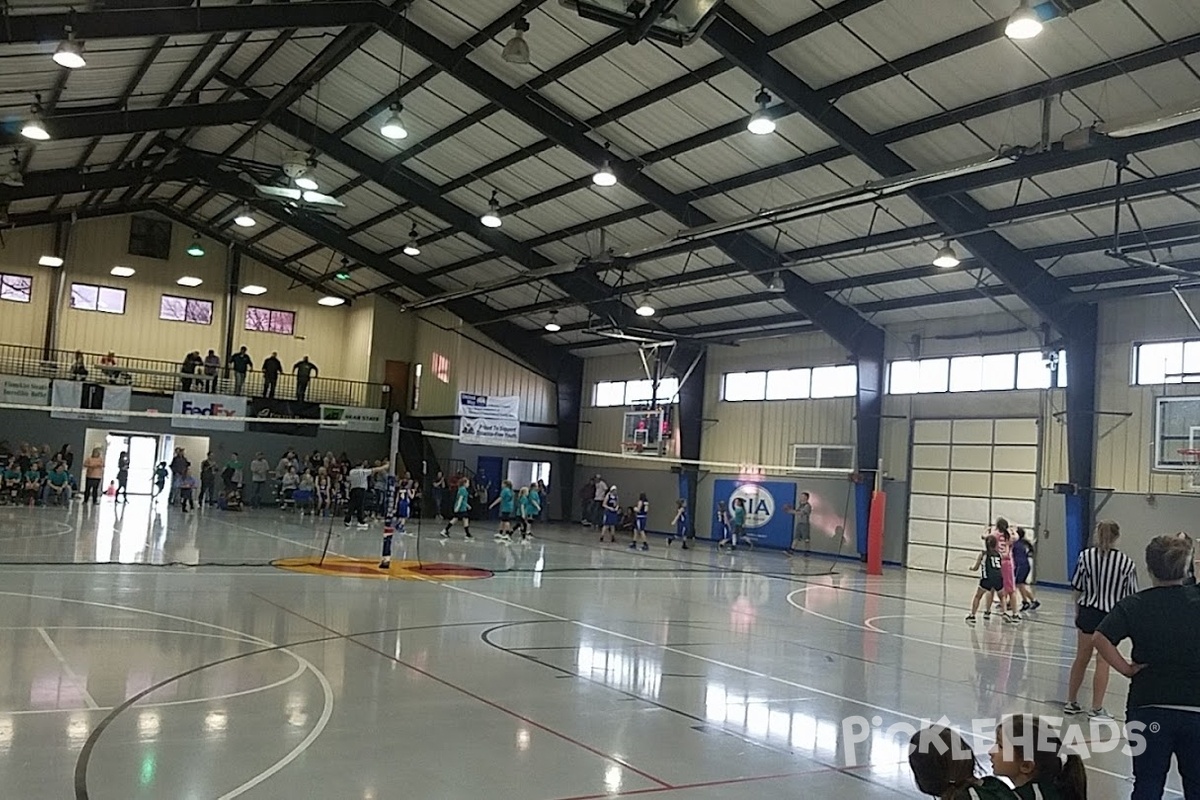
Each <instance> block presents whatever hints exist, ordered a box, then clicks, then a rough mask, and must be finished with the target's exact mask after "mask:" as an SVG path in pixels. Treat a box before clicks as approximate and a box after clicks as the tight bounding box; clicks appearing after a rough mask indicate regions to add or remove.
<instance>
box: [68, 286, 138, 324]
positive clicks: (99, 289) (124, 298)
mask: <svg viewBox="0 0 1200 800" xmlns="http://www.w3.org/2000/svg"><path fill="white" fill-rule="evenodd" d="M79 288H86V289H95V291H96V295H95V297H94V298H93V301H92V303H91V306H90V307H89V306H87V305H76V304H75V293H76V290H77V289H79ZM105 292H114V293H116V294H119V295H120V297H121V310H120V311H113V310H112V309H109V308H102V307H101V305H100V297H101V295H102V294H103V293H105ZM128 302H129V292H128V291H127V290H125V289H120V288H117V287H116V286H104V285H102V284H99V283H78V282H72V283H71V296H70V300H69V302H68V307H69V308H70V309H71V310H72V311H94V312H96V313H99V314H115V315H116V316H124V314H125V307H126V305H127V304H128Z"/></svg>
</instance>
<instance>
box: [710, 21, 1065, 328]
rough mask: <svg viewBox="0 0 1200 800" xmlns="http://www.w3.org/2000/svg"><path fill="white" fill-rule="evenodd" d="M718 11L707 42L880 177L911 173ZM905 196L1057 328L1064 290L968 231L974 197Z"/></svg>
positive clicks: (744, 26) (1002, 244) (748, 30)
mask: <svg viewBox="0 0 1200 800" xmlns="http://www.w3.org/2000/svg"><path fill="white" fill-rule="evenodd" d="M720 13H721V16H720V17H719V18H718V19H717V20H715V21H714V22H713V24H711V25H710V26H709V27H708V28H707V29H706V30H705V32H704V40H705V41H706V42H708V43H709V44H710V45H712V46H713V47H715V48H716V49H717V50H718V51H719V52H720V53H722V54H723V55H724V56H725V57H726V58H728V59H729V60H731V61H733V62H734V63H735V64H737V65H738V66H739V67H740V68H741V69H742V70H744V71H745V72H746V73H747V74H749V75H750V76H751V77H753V78H755V79H756V80H758V81H760V82H761V83H762V84H763V85H764V86H765V87H767V89H768V90H769V91H771V92H773V93H774V94H775V95H776V96H777V97H779V98H780V99H782V100H783V101H785V102H787V103H788V104H790V105H792V106H793V107H794V108H797V109H799V110H800V111H801V113H802V114H804V116H805V117H806V118H807V119H808V120H809V121H810V122H812V123H813V124H814V125H816V126H817V127H818V128H820V129H821V130H822V131H824V132H825V133H826V134H827V135H828V136H830V137H832V138H833V139H834V141H836V142H838V143H840V144H842V145H843V146H844V147H846V148H847V149H848V150H849V151H850V152H851V153H853V154H854V155H855V156H857V157H858V158H859V159H861V160H862V161H863V162H864V163H865V164H867V165H868V166H869V167H871V168H872V169H873V170H875V171H876V172H878V173H880V174H881V175H883V176H885V177H896V176H900V175H904V174H906V173H910V172H913V171H914V169H913V166H912V165H911V164H909V163H908V162H907V161H905V160H904V159H903V158H901V157H900V156H898V155H896V154H895V153H894V152H892V151H891V150H889V149H888V148H887V147H886V146H885V145H883V144H880V143H879V142H878V141H876V140H875V139H874V138H873V137H872V136H871V135H870V134H869V133H867V131H866V130H864V129H863V128H862V127H861V126H859V125H858V124H857V123H856V122H854V121H853V120H852V119H850V117H848V116H847V115H846V114H844V113H843V112H842V111H840V110H839V109H837V108H836V107H834V106H831V105H829V104H828V103H826V102H825V101H823V100H822V99H821V98H820V96H819V94H818V93H817V92H815V91H814V90H813V88H812V87H811V86H809V85H808V84H807V83H805V82H804V81H802V80H801V79H800V78H799V77H797V76H796V75H795V74H794V73H792V72H791V71H790V70H789V69H788V68H787V67H785V66H783V65H782V64H780V63H779V62H778V61H776V60H775V59H774V58H772V57H771V56H770V54H768V53H765V52H763V51H762V49H761V42H762V40H763V39H764V38H765V36H764V34H762V33H761V32H760V31H759V30H758V29H757V28H756V27H755V26H754V25H753V24H751V23H750V21H749V20H747V19H746V18H745V17H743V16H741V15H740V14H738V13H737V12H736V11H734V10H733V9H732V8H730V7H728V6H725V7H723V8H722V10H721V12H720ZM910 194H911V196H912V197H913V198H914V199H915V200H916V201H917V202H918V205H920V206H921V208H922V209H923V210H924V211H925V212H926V213H928V214H929V215H930V216H931V217H932V218H933V219H934V221H936V222H937V223H938V224H940V225H941V226H942V227H943V228H944V230H945V232H946V235H947V236H948V237H956V238H958V239H959V240H960V241H961V243H962V244H963V245H964V246H965V247H966V248H967V249H969V250H970V251H971V252H972V253H973V254H975V255H976V256H978V257H979V258H980V259H982V260H983V261H984V262H985V263H986V264H987V265H988V267H989V269H990V270H991V271H992V272H993V273H994V274H995V275H997V276H998V277H1000V278H1001V280H1003V281H1004V282H1005V283H1006V284H1008V285H1009V287H1011V288H1012V289H1013V291H1015V292H1016V293H1017V295H1018V296H1019V297H1020V298H1021V300H1022V301H1023V302H1024V303H1025V304H1026V305H1028V306H1029V307H1030V308H1031V309H1033V310H1034V311H1035V312H1036V313H1037V314H1038V316H1039V317H1041V318H1042V319H1043V320H1044V321H1046V322H1047V323H1049V324H1051V325H1054V326H1056V328H1060V329H1061V326H1062V325H1063V324H1064V322H1065V321H1066V317H1067V316H1069V315H1064V314H1063V313H1062V309H1061V308H1060V306H1061V304H1062V302H1063V301H1064V300H1065V299H1066V297H1067V294H1068V293H1069V290H1068V289H1067V288H1066V287H1064V286H1062V285H1061V284H1059V283H1058V282H1057V281H1056V280H1055V279H1054V278H1053V277H1052V276H1051V275H1049V274H1048V273H1047V272H1046V271H1045V270H1044V269H1042V267H1041V266H1039V265H1038V264H1037V263H1036V262H1034V261H1033V260H1032V259H1028V258H1026V257H1025V256H1024V255H1023V254H1022V253H1021V251H1020V250H1018V249H1017V248H1016V247H1014V246H1013V245H1012V244H1011V243H1009V242H1008V241H1007V240H1005V239H1004V238H1003V237H1001V236H1000V235H999V234H996V233H992V232H985V233H972V234H968V233H967V232H968V231H973V230H976V229H977V228H979V221H978V219H977V218H976V212H977V211H978V210H980V208H979V206H978V204H977V203H975V201H974V200H972V199H971V198H969V197H965V196H953V197H945V198H926V196H925V194H924V190H923V189H917V190H915V191H913V192H911V193H910Z"/></svg>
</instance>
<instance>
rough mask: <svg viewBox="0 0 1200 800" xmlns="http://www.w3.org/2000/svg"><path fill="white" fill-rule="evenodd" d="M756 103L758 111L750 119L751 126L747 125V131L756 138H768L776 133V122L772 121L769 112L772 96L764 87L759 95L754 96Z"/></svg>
mask: <svg viewBox="0 0 1200 800" xmlns="http://www.w3.org/2000/svg"><path fill="white" fill-rule="evenodd" d="M754 102H755V103H757V104H758V111H755V112H754V115H753V116H751V117H750V122H749V124H747V125H746V130H748V131H750V132H751V133H753V134H755V135H756V136H766V135H767V134H769V133H774V132H775V120H774V119H772V117H771V115H770V113H769V112H768V111H767V106H769V105H770V104H771V95H770V94H769V93H768V92H767V89H766V87H765V86H764V87H763V88H762V89H761V90H760V91H759V93H758V94H757V95H755V96H754Z"/></svg>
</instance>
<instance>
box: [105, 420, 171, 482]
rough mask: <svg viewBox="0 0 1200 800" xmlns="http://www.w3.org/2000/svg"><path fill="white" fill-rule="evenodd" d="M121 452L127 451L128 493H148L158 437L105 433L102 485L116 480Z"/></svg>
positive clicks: (152, 476) (152, 478)
mask: <svg viewBox="0 0 1200 800" xmlns="http://www.w3.org/2000/svg"><path fill="white" fill-rule="evenodd" d="M121 453H129V493H130V494H140V495H148V494H150V492H151V490H152V488H153V484H154V464H155V459H157V457H158V437H157V436H147V435H144V434H137V433H109V434H107V435H106V436H105V437H104V482H103V486H105V487H107V486H108V485H109V484H110V483H113V482H115V481H116V480H117V462H118V461H119V460H120V456H121Z"/></svg>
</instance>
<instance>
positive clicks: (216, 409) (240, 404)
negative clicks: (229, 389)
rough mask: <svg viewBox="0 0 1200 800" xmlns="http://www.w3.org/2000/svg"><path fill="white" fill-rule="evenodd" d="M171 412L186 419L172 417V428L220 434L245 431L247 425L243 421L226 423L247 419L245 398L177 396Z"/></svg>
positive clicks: (201, 395)
mask: <svg viewBox="0 0 1200 800" xmlns="http://www.w3.org/2000/svg"><path fill="white" fill-rule="evenodd" d="M171 411H172V412H174V413H175V414H183V415H186V416H176V417H172V418H171V427H173V428H201V429H204V430H217V431H244V430H246V423H245V422H244V421H243V420H241V419H235V420H230V419H227V417H245V416H246V398H244V397H234V396H233V395H227V394H198V393H195V392H176V393H175V400H174V402H173V403H172V405H171Z"/></svg>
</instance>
